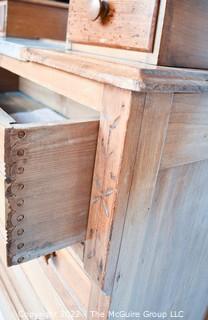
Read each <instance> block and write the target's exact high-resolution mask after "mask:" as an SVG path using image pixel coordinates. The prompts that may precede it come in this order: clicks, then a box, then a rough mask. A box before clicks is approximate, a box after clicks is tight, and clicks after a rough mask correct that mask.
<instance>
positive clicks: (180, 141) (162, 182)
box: [110, 94, 208, 320]
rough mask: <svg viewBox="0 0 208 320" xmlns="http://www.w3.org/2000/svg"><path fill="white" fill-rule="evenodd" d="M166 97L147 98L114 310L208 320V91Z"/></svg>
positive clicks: (117, 273)
mask: <svg viewBox="0 0 208 320" xmlns="http://www.w3.org/2000/svg"><path fill="white" fill-rule="evenodd" d="M147 96H148V95H147ZM164 96H165V95H161V97H159V95H158V96H157V98H158V100H157V104H155V105H154V104H150V101H151V100H152V99H153V97H154V99H156V95H149V98H148V99H146V103H147V105H146V107H147V106H149V107H147V108H146V109H144V116H143V122H142V129H141V133H140V142H139V144H138V149H137V160H136V163H135V169H134V175H133V180H132V186H131V192H130V196H129V202H128V209H127V214H126V219H125V224H124V230H123V236H122V243H121V248H120V255H119V260H118V264H117V271H116V275H115V282H114V289H113V294H112V304H111V307H110V310H113V311H115V312H116V311H120V310H125V311H126V312H130V311H132V310H133V311H135V312H136V311H137V312H140V313H141V314H143V312H145V310H154V311H155V312H161V310H164V312H166V313H167V315H169V317H170V312H171V311H174V310H176V309H177V310H179V311H180V310H181V311H183V315H184V319H191V320H192V319H193V320H194V319H204V315H205V313H206V310H207V294H206V293H207V289H208V287H207V283H208V282H207V272H206V265H207V260H208V255H207V245H208V238H207V224H208V221H207V205H208V202H207V196H206V194H207V188H208V185H207V166H208V162H207V159H208V155H207V152H206V148H204V147H203V139H206V135H207V134H206V131H207V121H206V112H207V105H206V100H207V97H206V95H200V94H198V95H192V94H184V95H183V94H182V95H180V94H175V95H174V96H173V100H172V103H171V100H170V101H169V103H167V101H166V102H165V101H164V104H162V97H164ZM150 97H151V100H149V99H150ZM148 101H149V102H148ZM151 105H152V107H150V106H151ZM168 105H169V109H168ZM153 106H155V109H154V108H153ZM156 106H157V107H156ZM165 106H166V108H165ZM145 110H146V111H145ZM165 110H166V111H165ZM145 115H146V116H145ZM173 126H174V127H173ZM173 128H174V130H173ZM200 139H201V140H200ZM206 144H207V142H206V141H204V146H206ZM189 145H190V148H189ZM197 148H198V149H197ZM191 150H192V152H191ZM170 153H171V156H170ZM198 157H199V158H198ZM199 160H200V161H199ZM196 292H197V295H196ZM164 293H165V294H164Z"/></svg>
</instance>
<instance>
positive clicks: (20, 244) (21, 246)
mask: <svg viewBox="0 0 208 320" xmlns="http://www.w3.org/2000/svg"><path fill="white" fill-rule="evenodd" d="M23 247H24V243H22V242H21V243H19V244H18V245H17V249H19V250H20V249H22V248H23Z"/></svg>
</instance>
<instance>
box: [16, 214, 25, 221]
mask: <svg viewBox="0 0 208 320" xmlns="http://www.w3.org/2000/svg"><path fill="white" fill-rule="evenodd" d="M23 219H24V215H23V214H21V215H20V216H18V217H17V221H18V222H20V221H22V220H23Z"/></svg>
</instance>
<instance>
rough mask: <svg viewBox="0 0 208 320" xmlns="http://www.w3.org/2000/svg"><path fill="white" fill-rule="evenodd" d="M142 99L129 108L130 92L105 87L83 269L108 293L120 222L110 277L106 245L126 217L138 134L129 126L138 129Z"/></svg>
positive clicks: (119, 234) (118, 238) (112, 273)
mask: <svg viewBox="0 0 208 320" xmlns="http://www.w3.org/2000/svg"><path fill="white" fill-rule="evenodd" d="M115 97H116V98H115ZM143 99H144V98H143V96H142V97H141V99H138V100H136V99H135V100H134V106H132V96H131V92H128V91H122V90H120V89H117V88H111V87H108V86H106V87H105V90H104V96H103V110H102V113H101V120H100V131H99V137H98V146H97V155H96V162H95V169H94V178H93V187H92V195H91V204H90V211H89V220H88V233H87V240H86V248H85V268H86V270H87V272H88V273H89V274H90V276H91V277H92V278H93V279H94V280H95V281H96V282H97V283H99V285H100V286H101V287H102V288H103V287H105V290H106V291H108V293H109V292H110V290H111V286H112V281H113V275H114V268H115V264H116V258H117V255H118V250H119V243H120V237H121V232H122V222H121V229H120V230H117V231H118V232H117V238H116V240H115V241H114V242H116V244H117V245H115V248H114V252H113V253H112V254H114V259H112V261H111V263H112V264H113V266H112V265H109V266H108V267H109V269H111V270H110V271H111V274H110V272H108V273H107V274H106V268H107V261H108V254H109V250H110V246H109V243H110V242H111V237H112V230H113V229H112V228H113V224H114V219H115V217H116V215H119V217H120V219H121V221H122V220H123V216H125V208H126V201H127V199H128V192H129V183H130V181H131V170H132V166H133V162H134V150H133V149H134V147H135V146H136V144H137V131H135V129H134V127H132V125H131V121H134V120H135V119H137V120H138V126H139V122H140V113H141V112H142V111H141V110H142V106H143ZM131 107H132V111H131ZM133 119H134V120H133ZM134 134H135V138H134V140H133V141H132V145H131V148H132V149H131V151H132V155H131V157H130V158H129V159H128V161H127V157H128V156H127V153H128V151H130V150H129V145H128V143H129V140H130V139H132V135H134ZM118 141H119V143H118ZM125 146H126V148H127V149H125ZM125 154H126V156H125ZM121 179H122V180H123V179H125V180H126V181H125V183H124V184H121V182H120V181H121ZM118 198H119V199H121V201H122V208H120V210H121V211H120V212H119V209H117V206H116V205H117V202H118Z"/></svg>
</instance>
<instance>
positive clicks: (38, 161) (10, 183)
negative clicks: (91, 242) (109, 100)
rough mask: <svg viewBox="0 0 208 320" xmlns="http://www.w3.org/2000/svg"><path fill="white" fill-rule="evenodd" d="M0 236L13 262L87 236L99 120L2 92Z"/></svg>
mask: <svg viewBox="0 0 208 320" xmlns="http://www.w3.org/2000/svg"><path fill="white" fill-rule="evenodd" d="M0 106H1V110H0V208H1V212H0V234H1V238H2V239H3V241H1V242H2V243H3V247H4V254H5V257H6V260H7V264H8V265H9V266H11V265H15V264H19V263H22V262H25V261H27V260H30V259H33V258H36V257H39V256H41V255H45V254H48V253H51V252H53V251H55V250H57V249H60V248H63V247H66V246H68V245H71V244H73V243H76V242H79V241H82V240H84V239H85V233H86V226H87V219H88V209H89V201H90V193H91V184H92V175H93V168H94V160H95V152H96V144H97V135H98V127H99V121H98V120H95V119H87V120H86V119H85V120H80V119H77V118H76V120H73V119H67V118H65V117H64V116H62V115H60V114H58V113H56V112H55V111H53V110H52V109H49V108H45V106H44V105H43V104H42V103H39V102H37V101H34V100H33V99H31V98H29V97H27V96H26V95H24V94H22V93H20V92H11V93H5V94H1V95H0Z"/></svg>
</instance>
